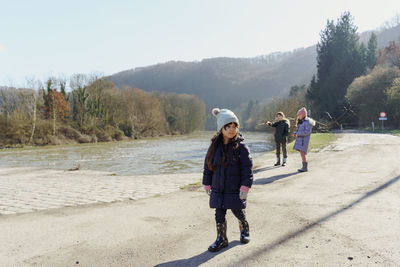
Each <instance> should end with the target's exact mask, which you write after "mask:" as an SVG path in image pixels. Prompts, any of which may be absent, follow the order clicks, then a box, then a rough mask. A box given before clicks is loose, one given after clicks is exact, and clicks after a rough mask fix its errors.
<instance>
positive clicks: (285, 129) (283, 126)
mask: <svg viewBox="0 0 400 267" xmlns="http://www.w3.org/2000/svg"><path fill="white" fill-rule="evenodd" d="M267 125H268V126H271V127H274V128H275V135H274V137H275V144H276V163H275V165H274V166H279V165H281V147H282V153H283V159H282V166H285V165H286V159H287V151H286V142H287V136H288V135H289V127H290V122H289V120H288V119H286V117H285V114H283V112H281V111H279V112H278V113H276V122H274V123H272V122H270V121H267Z"/></svg>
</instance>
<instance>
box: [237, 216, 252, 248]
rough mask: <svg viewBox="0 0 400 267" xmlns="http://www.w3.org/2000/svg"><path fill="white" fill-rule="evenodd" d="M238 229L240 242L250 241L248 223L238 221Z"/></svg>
mask: <svg viewBox="0 0 400 267" xmlns="http://www.w3.org/2000/svg"><path fill="white" fill-rule="evenodd" d="M239 229H240V243H243V244H247V243H249V242H250V229H249V223H248V222H247V221H246V220H244V221H239Z"/></svg>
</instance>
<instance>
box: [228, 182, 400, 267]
mask: <svg viewBox="0 0 400 267" xmlns="http://www.w3.org/2000/svg"><path fill="white" fill-rule="evenodd" d="M399 180H400V175H399V176H397V177H394V178H392V179H390V180H389V181H387V182H386V183H384V184H382V185H380V186H378V187H377V188H375V189H373V190H371V191H369V192H367V193H365V194H364V195H363V196H362V197H360V198H358V199H356V200H355V201H353V202H351V203H350V204H348V205H347V206H345V207H343V208H341V209H338V210H336V211H334V212H332V213H330V214H328V215H325V216H323V217H321V218H319V219H318V220H316V221H314V222H312V223H310V224H309V225H307V226H305V227H303V228H301V229H299V230H297V231H295V232H292V233H288V234H286V235H284V236H283V237H282V238H280V239H278V240H276V241H274V242H272V243H271V244H269V245H267V246H265V247H264V248H260V249H257V250H256V251H254V252H253V253H251V254H250V255H248V256H246V257H244V258H241V259H240V260H239V261H237V262H236V263H232V266H241V264H244V263H246V262H247V261H248V260H249V259H254V258H256V257H257V256H260V255H262V254H266V253H268V252H270V251H271V250H273V249H275V248H276V247H278V246H280V245H282V244H284V243H287V242H288V241H290V240H292V239H294V238H296V237H297V236H299V235H301V234H304V233H305V232H307V231H309V230H310V229H312V228H314V227H315V226H317V225H319V224H321V223H323V222H325V221H328V220H329V219H331V218H333V217H336V216H337V215H339V214H341V213H343V212H345V211H347V210H349V209H351V208H353V207H354V206H356V205H358V204H360V203H361V202H362V201H364V200H366V199H367V198H370V197H372V196H373V195H375V194H376V193H378V192H380V191H382V190H383V189H385V188H387V187H389V186H390V185H392V184H394V183H396V182H398V181H399Z"/></svg>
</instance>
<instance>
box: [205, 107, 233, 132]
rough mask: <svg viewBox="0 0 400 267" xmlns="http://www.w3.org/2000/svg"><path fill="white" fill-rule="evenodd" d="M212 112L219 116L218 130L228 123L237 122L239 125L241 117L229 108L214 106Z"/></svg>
mask: <svg viewBox="0 0 400 267" xmlns="http://www.w3.org/2000/svg"><path fill="white" fill-rule="evenodd" d="M211 113H212V114H213V115H214V116H215V117H217V131H220V130H221V129H222V127H224V126H225V125H226V124H228V123H231V122H235V123H236V124H237V125H238V126H239V119H238V118H237V117H236V115H235V113H233V112H232V111H231V110H229V109H219V108H213V110H212V111H211Z"/></svg>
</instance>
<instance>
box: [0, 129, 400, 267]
mask: <svg viewBox="0 0 400 267" xmlns="http://www.w3.org/2000/svg"><path fill="white" fill-rule="evenodd" d="M311 142H312V140H311ZM399 151H400V138H399V137H395V136H391V135H379V134H376V135H375V134H357V133H345V134H343V135H342V137H341V138H339V139H338V140H337V141H336V142H335V143H334V144H333V145H330V146H329V147H327V148H325V149H324V150H323V151H320V152H319V153H310V154H309V168H310V171H309V172H308V173H301V174H299V173H297V171H296V170H297V168H298V167H300V157H299V155H297V154H293V155H290V156H289V160H288V166H286V167H271V165H272V163H273V157H274V156H273V155H272V154H267V155H265V156H263V157H261V158H258V159H257V162H256V165H257V166H258V169H257V170H256V174H255V182H254V186H253V188H252V190H251V191H250V193H249V199H248V209H247V215H248V220H249V223H250V234H251V238H252V240H251V242H250V243H249V244H247V245H242V244H240V242H239V241H238V240H239V229H238V223H237V221H236V220H235V218H234V216H233V215H232V214H231V213H228V215H227V220H228V239H229V241H230V244H229V247H228V248H226V249H224V250H222V251H221V252H219V253H209V252H208V251H207V247H208V245H209V244H210V243H212V242H213V241H214V240H215V235H216V230H215V223H214V211H213V210H211V209H209V208H208V196H207V195H206V194H205V193H204V192H203V191H202V189H201V188H198V187H188V188H186V189H184V190H178V191H172V192H171V193H169V194H165V195H160V196H153V197H148V198H143V199H137V200H122V201H111V202H110V203H104V202H102V203H97V204H96V203H94V204H84V205H78V206H71V207H63V208H52V209H46V210H42V211H36V210H34V211H33V212H29V213H22V214H14V215H0V240H1V242H0V266H199V265H201V266H372V265H374V266H399V265H400V249H399V247H400V223H399V221H400V165H399ZM1 171H4V172H3V174H1ZM25 172H26V171H25ZM4 173H6V171H5V170H4V169H3V170H2V169H0V175H2V179H4V177H8V178H9V177H10V176H9V175H7V176H4ZM21 173H23V172H21ZM65 175H66V176H65V177H64V178H65V179H68V178H67V177H69V176H70V173H67V172H65ZM198 175H199V174H193V175H189V176H188V177H186V178H185V179H194V180H199V178H200V177H198ZM87 176H90V175H84V177H87ZM15 177H16V176H15ZM154 177H156V176H154ZM189 177H192V178H189ZM82 179H83V178H82ZM148 179H151V177H148ZM77 181H78V180H77ZM121 183H122V184H123V182H121ZM128 185H129V184H128ZM124 187H127V185H125V186H121V188H124ZM89 193H90V192H89ZM89 193H88V194H89ZM28 202H29V201H28ZM0 205H1V203H0Z"/></svg>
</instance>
